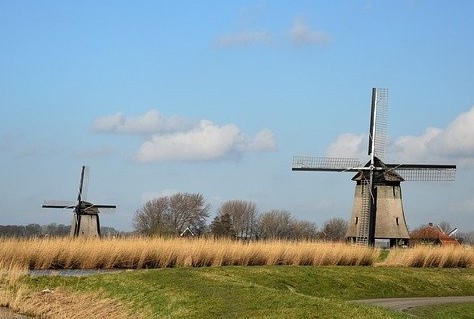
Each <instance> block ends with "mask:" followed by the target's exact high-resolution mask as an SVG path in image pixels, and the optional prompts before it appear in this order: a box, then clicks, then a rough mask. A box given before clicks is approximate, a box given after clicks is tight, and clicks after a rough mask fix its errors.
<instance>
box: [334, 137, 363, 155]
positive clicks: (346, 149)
mask: <svg viewBox="0 0 474 319" xmlns="http://www.w3.org/2000/svg"><path fill="white" fill-rule="evenodd" d="M364 142H365V143H364ZM326 155H327V156H328V157H355V158H363V157H364V156H367V139H365V138H364V135H363V134H359V135H357V134H352V133H345V134H341V135H339V137H338V138H337V140H336V141H335V142H334V143H332V144H331V145H330V146H329V147H328V150H327V152H326Z"/></svg>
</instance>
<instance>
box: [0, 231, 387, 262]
mask: <svg viewBox="0 0 474 319" xmlns="http://www.w3.org/2000/svg"><path fill="white" fill-rule="evenodd" d="M379 253H380V251H379V250H378V249H372V248H367V247H361V246H355V245H347V244H343V243H325V242H309V241H303V242H288V241H259V242H253V241H251V242H242V241H232V240H213V239H184V238H175V239H165V238H143V237H137V238H107V239H70V238H51V239H39V238H36V239H3V240H1V241H0V260H3V262H4V263H6V264H11V265H18V266H21V267H26V268H29V269H69V268H71V269H73V268H79V269H94V268H102V269H111V268H129V269H130V268H133V269H141V268H166V267H204V266H230V265H236V266H254V265H255V266H256V265H326V266H327V265H347V266H349V265H362V266H369V265H373V264H374V263H375V261H376V260H377V257H378V256H379Z"/></svg>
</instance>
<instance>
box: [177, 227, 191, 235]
mask: <svg viewBox="0 0 474 319" xmlns="http://www.w3.org/2000/svg"><path fill="white" fill-rule="evenodd" d="M194 236H195V235H194V233H193V232H192V230H191V229H189V227H186V229H185V230H184V231H183V232H182V233H181V234H180V235H179V237H194Z"/></svg>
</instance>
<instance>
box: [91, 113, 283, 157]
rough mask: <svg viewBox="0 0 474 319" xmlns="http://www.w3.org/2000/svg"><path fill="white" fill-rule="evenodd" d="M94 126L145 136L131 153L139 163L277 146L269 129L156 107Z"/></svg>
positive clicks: (109, 118)
mask: <svg viewBox="0 0 474 319" xmlns="http://www.w3.org/2000/svg"><path fill="white" fill-rule="evenodd" d="M192 123H196V124H194V125H193V124H192ZM93 130H94V131H96V132H109V133H122V134H137V133H140V134H144V135H145V136H148V137H147V138H146V140H145V141H144V142H143V143H142V144H141V145H140V146H139V148H138V150H137V152H136V154H135V156H133V158H134V160H136V161H137V162H141V163H152V162H163V161H211V160H212V161H214V160H223V159H229V158H239V157H241V156H242V155H244V154H245V153H250V152H268V151H273V150H275V149H276V142H275V138H274V136H273V133H272V131H270V130H268V129H265V130H262V131H260V132H258V133H256V134H255V136H253V137H252V136H247V135H246V134H244V133H243V132H241V131H240V129H239V128H238V127H237V126H236V125H234V124H225V125H222V126H219V125H216V124H214V123H212V122H211V121H208V120H201V121H199V122H195V121H194V122H193V121H187V120H184V119H181V118H176V117H172V118H165V117H164V116H162V115H161V114H160V113H159V112H158V111H155V110H151V111H149V112H147V113H145V114H144V115H140V116H136V117H132V118H127V117H126V116H125V115H123V114H121V113H117V114H114V115H110V116H104V117H101V118H98V119H97V120H96V121H95V122H94V124H93Z"/></svg>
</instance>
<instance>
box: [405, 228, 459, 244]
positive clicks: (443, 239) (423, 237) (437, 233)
mask: <svg viewBox="0 0 474 319" xmlns="http://www.w3.org/2000/svg"><path fill="white" fill-rule="evenodd" d="M410 244H412V245H417V244H425V245H460V243H459V241H458V240H457V239H456V238H454V237H451V236H449V235H447V234H446V233H444V232H443V231H442V230H441V229H439V228H438V227H434V226H433V224H432V223H429V224H428V225H427V226H424V227H421V228H418V229H416V230H414V231H413V232H411V234H410Z"/></svg>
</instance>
